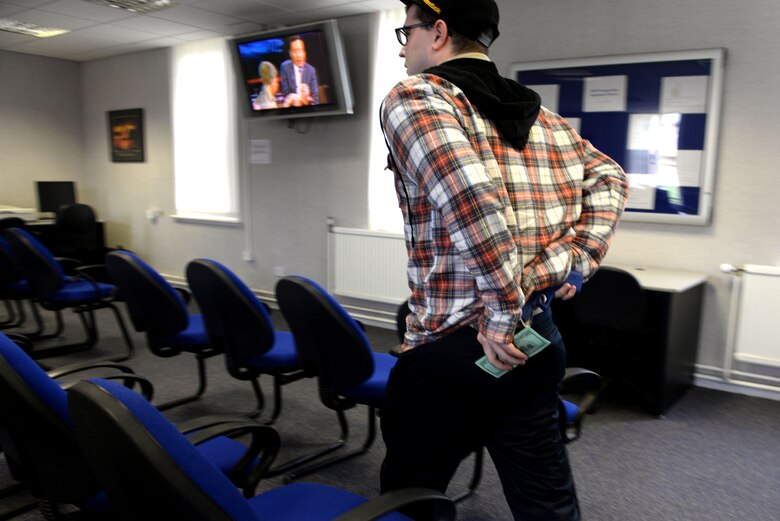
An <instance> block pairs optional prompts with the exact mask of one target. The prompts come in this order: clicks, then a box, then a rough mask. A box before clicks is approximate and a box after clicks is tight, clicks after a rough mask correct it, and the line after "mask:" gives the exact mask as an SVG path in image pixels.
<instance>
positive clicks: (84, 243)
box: [55, 203, 99, 254]
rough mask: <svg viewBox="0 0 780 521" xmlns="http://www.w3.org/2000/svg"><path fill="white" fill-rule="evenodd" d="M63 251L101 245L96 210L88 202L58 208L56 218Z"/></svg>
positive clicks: (86, 248) (87, 248)
mask: <svg viewBox="0 0 780 521" xmlns="http://www.w3.org/2000/svg"><path fill="white" fill-rule="evenodd" d="M55 229H56V231H57V242H58V244H59V250H60V252H61V253H63V254H66V253H67V252H69V251H74V252H78V251H83V250H86V251H91V250H96V249H97V248H98V246H99V241H98V226H97V218H96V217H95V211H94V210H93V209H92V207H91V206H89V205H86V204H79V203H76V204H71V205H67V206H61V207H60V208H58V209H57V216H56V220H55Z"/></svg>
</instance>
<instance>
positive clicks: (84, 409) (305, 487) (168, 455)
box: [68, 380, 455, 521]
mask: <svg viewBox="0 0 780 521" xmlns="http://www.w3.org/2000/svg"><path fill="white" fill-rule="evenodd" d="M68 403H69V405H70V409H71V414H72V417H73V423H74V426H75V430H76V436H77V438H78V441H79V444H80V446H81V448H82V450H83V452H84V455H85V456H86V458H87V460H88V461H89V463H90V466H91V468H92V469H93V470H94V472H95V475H97V476H98V478H99V479H100V482H101V483H102V484H103V486H104V487H105V490H106V493H107V495H108V497H109V499H110V500H111V502H112V503H113V504H114V505H116V507H117V510H118V511H120V512H122V513H123V514H124V515H125V516H126V518H127V519H187V520H188V521H201V520H202V521H206V520H208V521H218V520H219V521H221V520H247V521H250V520H252V521H254V520H264V521H326V520H338V521H359V520H365V521H368V520H372V519H381V520H383V521H407V520H408V518H407V517H405V516H403V515H401V514H398V513H395V512H393V511H394V510H396V509H398V508H400V507H402V506H406V505H409V504H411V503H419V502H425V503H427V504H428V505H430V506H431V508H432V509H433V510H434V511H435V512H436V517H435V519H437V520H450V519H454V517H455V509H454V506H453V504H452V502H451V501H449V500H448V499H447V498H446V497H444V496H442V495H441V494H438V493H436V492H432V491H427V490H421V489H414V490H406V491H398V492H397V493H393V494H389V495H385V496H381V497H379V498H376V499H374V500H371V501H367V500H366V499H365V498H363V497H361V496H358V495H356V494H352V493H349V492H346V491H344V490H341V489H338V488H335V487H331V486H328V485H320V484H313V483H295V484H292V485H285V486H282V487H279V488H275V489H272V490H269V491H267V492H264V493H262V494H260V495H253V494H251V497H249V498H248V499H247V497H242V496H241V494H240V493H239V492H238V491H237V490H236V488H235V487H234V486H233V484H231V483H230V482H229V481H228V480H227V479H225V477H224V475H222V474H221V473H219V472H216V471H215V469H214V467H213V466H212V465H210V464H209V462H208V461H205V460H204V459H203V458H202V457H201V456H200V454H198V452H197V451H195V450H194V449H193V447H192V445H190V444H189V443H188V442H187V440H186V439H185V438H183V437H182V436H181V435H180V434H179V433H178V432H177V431H176V429H175V428H173V426H172V425H171V423H170V422H169V421H168V420H167V419H165V418H164V417H163V416H162V415H161V414H159V412H158V411H157V410H155V409H154V408H153V407H151V406H150V405H149V403H148V402H146V401H145V400H143V399H142V398H140V397H139V396H138V395H137V394H135V393H133V392H132V391H128V390H127V389H126V388H124V387H122V386H121V385H116V384H114V383H113V382H105V381H100V380H91V381H83V382H79V383H78V384H77V385H75V386H74V387H73V388H71V389H70V390H69V392H68ZM265 428H266V429H268V431H269V432H275V431H273V430H272V429H271V428H270V427H265ZM269 438H270V437H269ZM267 442H268V443H269V445H270V444H273V447H268V451H267V453H266V454H265V456H264V458H263V459H264V460H265V461H266V462H267V461H268V459H270V458H272V456H273V453H274V451H275V449H277V448H278V445H279V438H278V436H276V438H275V439H274V440H271V439H268V440H267ZM123 476H134V477H135V479H132V480H128V479H126V478H124V477H123ZM245 492H246V491H245ZM245 496H249V494H245Z"/></svg>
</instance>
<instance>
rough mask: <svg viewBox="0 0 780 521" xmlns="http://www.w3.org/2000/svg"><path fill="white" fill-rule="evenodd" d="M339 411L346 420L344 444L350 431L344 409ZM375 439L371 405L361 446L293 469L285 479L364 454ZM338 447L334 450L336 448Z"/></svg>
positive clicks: (343, 429)
mask: <svg viewBox="0 0 780 521" xmlns="http://www.w3.org/2000/svg"><path fill="white" fill-rule="evenodd" d="M339 412H341V415H340V416H339V419H340V420H341V419H343V420H344V423H343V425H342V434H344V437H343V440H344V441H343V442H342V445H343V444H344V443H345V442H346V438H347V435H348V434H349V432H348V427H347V424H346V418H345V417H344V413H343V412H342V411H339ZM375 439H376V409H375V408H374V407H369V408H368V433H367V434H366V439H365V441H364V442H363V445H362V446H361V447H360V448H358V449H355V450H353V451H350V452H347V453H346V454H338V455H336V456H334V457H332V458H328V459H326V460H324V461H316V462H314V463H313V464H312V465H309V466H307V467H304V468H301V469H298V470H293V471H292V472H290V473H288V474H287V475H286V476H285V477H284V481H285V483H290V482H292V481H295V480H296V479H299V478H302V477H303V476H307V475H309V474H311V473H313V472H316V471H318V470H322V469H324V468H326V467H330V466H331V465H335V464H336V463H341V462H342V461H346V460H348V459H351V458H354V457H355V456H359V455H361V454H364V453H365V452H366V451H368V449H370V448H371V446H372V445H373V444H374V440H375ZM336 448H338V447H336ZM336 448H334V449H332V450H335V449H336Z"/></svg>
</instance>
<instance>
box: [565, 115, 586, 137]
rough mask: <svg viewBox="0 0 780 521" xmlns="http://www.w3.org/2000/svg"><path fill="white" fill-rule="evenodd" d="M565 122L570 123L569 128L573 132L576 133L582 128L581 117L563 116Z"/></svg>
mask: <svg viewBox="0 0 780 521" xmlns="http://www.w3.org/2000/svg"><path fill="white" fill-rule="evenodd" d="M565 119H566V123H568V124H569V125H571V128H573V129H574V132H576V133H577V134H579V133H580V129H581V128H582V118H565Z"/></svg>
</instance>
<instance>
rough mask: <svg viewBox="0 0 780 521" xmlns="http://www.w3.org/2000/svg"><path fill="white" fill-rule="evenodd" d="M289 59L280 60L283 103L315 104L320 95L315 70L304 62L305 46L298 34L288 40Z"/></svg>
mask: <svg viewBox="0 0 780 521" xmlns="http://www.w3.org/2000/svg"><path fill="white" fill-rule="evenodd" d="M288 45H289V52H290V59H289V60H285V61H284V62H282V65H281V67H280V68H279V72H280V74H281V77H282V95H283V96H284V99H285V104H286V105H287V104H289V105H292V106H296V107H297V106H303V105H317V104H319V102H320V96H319V92H318V87H317V71H316V70H315V69H314V67H312V66H311V65H310V64H308V63H306V46H305V44H304V43H303V39H302V38H301V37H300V36H299V35H295V36H293V37H291V38H290V40H289V44H288Z"/></svg>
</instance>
